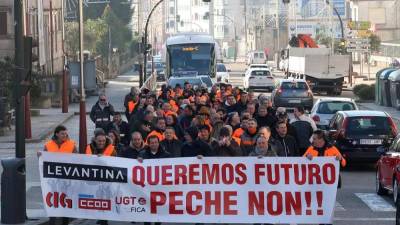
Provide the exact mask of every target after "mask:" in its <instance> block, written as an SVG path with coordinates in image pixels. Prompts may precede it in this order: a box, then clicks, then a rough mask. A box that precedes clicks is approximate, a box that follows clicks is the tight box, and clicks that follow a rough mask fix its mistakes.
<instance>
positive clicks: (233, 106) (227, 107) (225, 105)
mask: <svg viewBox="0 0 400 225" xmlns="http://www.w3.org/2000/svg"><path fill="white" fill-rule="evenodd" d="M224 108H225V110H226V113H227V114H229V113H231V112H237V109H236V104H235V105H230V106H229V105H227V104H226V103H225V104H224Z"/></svg>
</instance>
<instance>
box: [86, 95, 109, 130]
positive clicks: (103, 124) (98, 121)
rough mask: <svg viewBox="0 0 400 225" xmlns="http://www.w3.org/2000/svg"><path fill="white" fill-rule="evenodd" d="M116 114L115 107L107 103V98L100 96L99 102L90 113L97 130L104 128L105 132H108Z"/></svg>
mask: <svg viewBox="0 0 400 225" xmlns="http://www.w3.org/2000/svg"><path fill="white" fill-rule="evenodd" d="M114 113H115V110H114V107H113V106H112V105H111V104H110V103H109V102H108V101H107V96H106V95H105V94H100V96H99V100H98V101H97V102H96V104H95V105H94V106H93V107H92V110H91V111H90V119H91V120H92V121H93V123H94V124H95V125H96V128H102V129H103V130H104V131H105V132H108V130H107V128H108V126H109V124H110V123H111V116H113V115H114Z"/></svg>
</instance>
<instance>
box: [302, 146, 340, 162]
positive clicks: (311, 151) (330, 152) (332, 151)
mask: <svg viewBox="0 0 400 225" xmlns="http://www.w3.org/2000/svg"><path fill="white" fill-rule="evenodd" d="M308 154H311V155H312V156H313V157H317V156H318V151H317V150H315V149H314V147H313V146H310V147H308V149H307V151H306V152H305V153H304V155H303V156H307V155H308ZM324 156H326V157H332V156H342V154H340V151H339V149H337V148H336V147H335V146H331V147H329V148H327V149H325V151H324ZM342 158H343V159H342V161H341V162H340V164H341V165H342V167H345V166H346V164H347V162H346V159H345V158H344V157H343V156H342Z"/></svg>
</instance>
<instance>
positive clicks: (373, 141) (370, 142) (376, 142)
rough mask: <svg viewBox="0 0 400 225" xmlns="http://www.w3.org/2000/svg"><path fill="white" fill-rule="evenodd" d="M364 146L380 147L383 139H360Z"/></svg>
mask: <svg viewBox="0 0 400 225" xmlns="http://www.w3.org/2000/svg"><path fill="white" fill-rule="evenodd" d="M360 144H362V145H380V144H382V140H381V139H360Z"/></svg>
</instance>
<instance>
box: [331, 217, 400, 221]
mask: <svg viewBox="0 0 400 225" xmlns="http://www.w3.org/2000/svg"><path fill="white" fill-rule="evenodd" d="M333 220H334V221H395V220H396V218H394V217H389V218H343V217H335V218H333Z"/></svg>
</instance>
